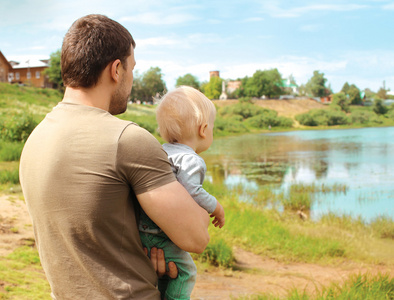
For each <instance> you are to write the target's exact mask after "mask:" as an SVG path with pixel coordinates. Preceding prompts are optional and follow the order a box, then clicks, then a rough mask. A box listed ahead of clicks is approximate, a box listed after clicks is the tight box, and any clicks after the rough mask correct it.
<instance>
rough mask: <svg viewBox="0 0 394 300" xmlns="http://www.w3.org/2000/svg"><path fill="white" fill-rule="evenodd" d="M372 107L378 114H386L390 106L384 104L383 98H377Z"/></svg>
mask: <svg viewBox="0 0 394 300" xmlns="http://www.w3.org/2000/svg"><path fill="white" fill-rule="evenodd" d="M372 109H373V111H374V112H375V114H377V115H384V114H385V113H387V111H388V110H389V108H388V107H387V106H385V105H384V103H383V100H382V99H375V101H374V102H373V106H372Z"/></svg>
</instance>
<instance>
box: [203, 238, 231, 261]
mask: <svg viewBox="0 0 394 300" xmlns="http://www.w3.org/2000/svg"><path fill="white" fill-rule="evenodd" d="M200 258H201V259H202V261H207V262H209V263H211V264H213V265H215V266H222V267H226V268H229V267H231V266H232V264H233V263H234V254H233V250H232V249H231V247H230V246H228V245H227V244H226V242H225V241H224V240H223V239H218V240H216V241H214V242H211V243H209V244H208V246H207V248H206V249H205V250H204V252H203V253H202V254H201V256H200Z"/></svg>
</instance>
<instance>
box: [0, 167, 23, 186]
mask: <svg viewBox="0 0 394 300" xmlns="http://www.w3.org/2000/svg"><path fill="white" fill-rule="evenodd" d="M4 183H12V184H18V183H19V169H14V170H0V184H4Z"/></svg>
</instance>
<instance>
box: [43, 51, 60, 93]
mask: <svg viewBox="0 0 394 300" xmlns="http://www.w3.org/2000/svg"><path fill="white" fill-rule="evenodd" d="M60 57H61V50H60V49H59V50H57V51H56V52H53V53H51V55H50V60H49V68H47V69H46V70H44V75H46V76H48V78H49V81H50V82H52V83H53V84H54V87H55V88H57V89H59V90H62V89H63V78H62V71H61V65H60Z"/></svg>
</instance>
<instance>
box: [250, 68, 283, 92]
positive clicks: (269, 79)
mask: <svg viewBox="0 0 394 300" xmlns="http://www.w3.org/2000/svg"><path fill="white" fill-rule="evenodd" d="M244 81H245V84H244V91H243V93H244V95H245V96H248V97H258V98H260V97H261V96H263V95H265V96H267V97H268V98H271V97H277V96H279V95H282V94H283V91H282V89H281V84H282V76H281V74H280V73H279V71H278V69H271V70H264V71H261V70H257V71H256V72H255V73H254V74H253V76H252V77H250V78H247V79H246V80H244Z"/></svg>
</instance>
